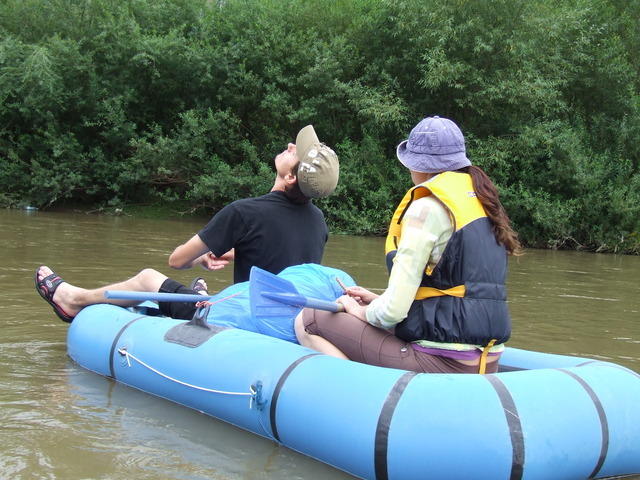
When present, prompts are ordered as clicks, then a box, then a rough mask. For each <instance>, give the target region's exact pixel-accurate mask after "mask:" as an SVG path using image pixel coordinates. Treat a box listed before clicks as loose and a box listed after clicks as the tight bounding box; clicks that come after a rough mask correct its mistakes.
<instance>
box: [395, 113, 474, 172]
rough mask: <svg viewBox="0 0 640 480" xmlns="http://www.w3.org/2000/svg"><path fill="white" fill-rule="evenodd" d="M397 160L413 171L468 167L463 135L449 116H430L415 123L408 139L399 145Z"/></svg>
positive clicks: (469, 163)
mask: <svg viewBox="0 0 640 480" xmlns="http://www.w3.org/2000/svg"><path fill="white" fill-rule="evenodd" d="M396 154H397V156H398V160H400V162H401V163H402V164H403V165H404V166H405V167H407V168H408V169H409V170H413V171H414V172H423V173H436V172H446V171H451V170H458V169H459V168H463V167H468V166H469V165H471V162H470V161H469V159H468V158H467V154H466V149H465V146H464V136H463V135H462V132H461V131H460V129H459V128H458V126H457V125H456V124H455V123H453V122H452V121H451V120H449V119H448V118H441V117H427V118H425V119H424V120H422V121H421V122H420V123H418V125H416V126H415V127H414V128H413V130H411V133H410V134H409V139H408V140H405V141H404V142H402V143H401V144H400V145H398V149H397V150H396Z"/></svg>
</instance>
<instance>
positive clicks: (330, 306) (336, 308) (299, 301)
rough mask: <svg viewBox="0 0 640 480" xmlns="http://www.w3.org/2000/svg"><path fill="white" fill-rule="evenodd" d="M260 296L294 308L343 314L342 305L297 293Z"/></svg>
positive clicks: (265, 293)
mask: <svg viewBox="0 0 640 480" xmlns="http://www.w3.org/2000/svg"><path fill="white" fill-rule="evenodd" d="M262 296H263V297H266V298H269V299H271V300H275V301H276V302H280V303H285V304H287V305H293V306H295V307H307V308H315V309H316V310H326V311H327V312H334V313H336V312H344V305H342V304H341V303H337V302H329V301H327V300H321V299H319V298H311V297H306V296H304V295H300V294H298V293H279V292H262Z"/></svg>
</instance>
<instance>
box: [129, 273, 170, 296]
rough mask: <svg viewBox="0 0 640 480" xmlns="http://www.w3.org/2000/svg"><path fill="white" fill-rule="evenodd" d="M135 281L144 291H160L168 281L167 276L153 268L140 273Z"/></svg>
mask: <svg viewBox="0 0 640 480" xmlns="http://www.w3.org/2000/svg"><path fill="white" fill-rule="evenodd" d="M135 279H136V280H137V281H138V282H139V284H140V286H141V288H143V289H144V290H147V291H158V290H159V289H160V286H161V285H162V283H163V282H164V281H165V280H166V279H167V276H166V275H165V274H163V273H160V272H159V271H157V270H154V269H153V268H145V269H143V270H140V272H138V274H137V275H136V276H135Z"/></svg>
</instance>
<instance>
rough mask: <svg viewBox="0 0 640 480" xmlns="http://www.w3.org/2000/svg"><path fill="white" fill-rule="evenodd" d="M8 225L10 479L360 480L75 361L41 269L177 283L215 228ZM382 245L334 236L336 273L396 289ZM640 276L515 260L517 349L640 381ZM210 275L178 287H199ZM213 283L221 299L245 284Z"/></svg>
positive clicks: (4, 412)
mask: <svg viewBox="0 0 640 480" xmlns="http://www.w3.org/2000/svg"><path fill="white" fill-rule="evenodd" d="M0 223H1V224H2V234H1V236H0V260H1V261H0V282H1V284H2V289H0V305H2V314H3V315H2V318H3V335H2V337H1V339H0V424H1V425H2V429H0V472H1V473H0V477H1V478H25V479H26V478H47V479H66V478H120V477H126V478H130V479H133V480H138V479H158V478H171V479H173V478H180V479H276V478H278V479H279V478H304V479H314V478H318V479H320V478H351V477H349V476H348V475H346V474H344V473H342V472H339V471H337V470H335V469H332V468H331V467H329V466H326V465H324V464H321V463H319V462H316V461H314V460H311V459H309V458H307V457H304V456H301V455H298V454H296V453H294V452H292V451H290V450H288V449H286V448H283V447H280V446H278V445H276V444H274V443H273V442H271V441H269V440H266V439H262V438H260V437H258V436H256V435H254V434H250V433H246V432H244V431H241V430H239V429H237V428H235V427H233V426H230V425H228V424H226V423H224V422H219V421H216V420H214V419H211V418H208V417H204V416H203V415H201V414H199V413H197V412H194V411H192V410H189V409H186V408H184V407H180V406H178V405H175V404H173V403H170V402H168V401H165V400H162V399H159V398H155V397H152V396H150V395H147V394H144V393H141V392H138V391H136V390H134V389H131V388H128V387H124V386H122V385H118V384H116V383H114V382H112V381H110V380H107V379H105V378H103V377H100V376H98V375H95V374H92V373H89V372H86V371H84V370H83V369H81V368H79V367H78V366H76V365H75V364H73V363H72V362H71V361H69V360H68V359H67V357H66V347H65V334H66V329H67V326H66V324H63V323H62V322H60V320H58V318H57V317H56V316H55V315H54V314H53V313H52V311H51V309H50V308H49V307H48V306H47V305H46V304H45V303H44V302H43V301H42V300H41V299H40V297H39V296H38V295H37V294H36V293H35V291H34V289H33V272H34V270H35V268H36V267H37V266H38V265H40V264H42V263H45V264H48V265H50V266H53V267H54V268H55V269H56V270H57V271H58V273H61V274H62V275H63V276H64V278H65V279H67V280H69V281H70V282H72V283H77V284H80V285H83V286H89V287H93V286H99V285H104V284H107V283H111V282H114V281H117V280H121V279H123V278H124V277H126V276H130V275H133V274H134V273H136V272H137V271H138V270H139V269H140V268H142V267H153V268H157V269H159V270H161V271H164V272H167V271H168V267H167V266H166V263H167V257H168V254H169V253H170V251H171V250H172V249H173V248H174V247H175V246H176V245H177V244H179V243H182V242H183V241H185V240H186V239H187V238H189V237H190V236H191V235H193V234H194V233H195V232H196V231H197V230H198V229H199V228H200V226H201V224H202V222H200V221H194V220H185V221H158V220H141V219H132V218H127V217H117V218H108V217H96V216H90V215H84V214H61V213H43V212H31V213H30V214H27V213H25V212H19V211H0ZM383 243H384V242H383V240H382V239H380V238H359V237H350V236H332V237H331V240H330V242H329V245H328V248H327V252H326V255H325V258H324V263H325V264H327V265H330V266H333V267H337V268H341V269H343V270H346V271H348V272H349V273H350V274H351V275H352V276H353V277H354V278H355V279H356V281H358V283H360V284H361V285H363V286H366V287H368V288H371V289H383V288H384V287H385V282H386V271H385V267H384V265H383V253H382V251H383ZM639 272H640V258H638V257H620V256H612V255H596V254H586V253H576V252H553V251H527V252H526V255H525V256H523V257H520V258H517V259H511V261H510V268H509V275H510V277H509V285H508V287H509V294H510V300H509V304H510V308H511V312H512V316H513V320H514V332H513V337H512V341H511V342H510V344H511V345H512V346H516V347H520V348H527V349H532V350H540V351H547V352H554V353H563V354H571V355H579V356H585V357H591V358H602V359H607V360H611V361H614V362H616V363H619V364H621V365H625V366H627V367H630V368H632V369H634V370H635V371H640V287H639V285H640V273H639ZM202 273H203V272H202V271H200V270H199V271H198V272H193V271H192V272H189V271H177V272H171V275H172V276H173V277H175V278H176V279H178V280H180V281H182V282H184V283H188V282H190V280H191V279H192V278H193V276H195V275H198V274H202ZM205 275H206V277H207V281H208V282H209V285H210V288H211V289H212V290H220V289H222V288H224V287H225V286H226V285H228V284H229V282H230V281H231V276H232V272H231V269H228V270H226V271H222V272H218V273H215V274H213V273H210V274H205Z"/></svg>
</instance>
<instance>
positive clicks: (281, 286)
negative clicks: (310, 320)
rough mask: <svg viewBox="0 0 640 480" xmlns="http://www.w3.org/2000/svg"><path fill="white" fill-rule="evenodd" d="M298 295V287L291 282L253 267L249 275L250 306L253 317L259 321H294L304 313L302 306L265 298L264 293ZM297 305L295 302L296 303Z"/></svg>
mask: <svg viewBox="0 0 640 480" xmlns="http://www.w3.org/2000/svg"><path fill="white" fill-rule="evenodd" d="M265 292H266V293H280V294H291V295H298V291H297V290H296V287H295V286H294V285H293V283H291V282H290V281H289V280H286V279H284V278H280V277H278V276H277V275H274V274H273V273H270V272H267V271H266V270H262V269H261V268H258V267H251V273H250V274H249V305H250V307H251V316H253V317H254V318H256V319H258V320H262V319H268V318H273V317H284V318H288V319H293V318H295V317H296V315H298V313H300V312H301V311H302V306H301V305H295V304H294V305H290V304H287V303H283V302H281V301H278V300H276V299H273V298H269V297H268V296H265V295H264V293H265ZM294 303H295V302H294Z"/></svg>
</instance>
